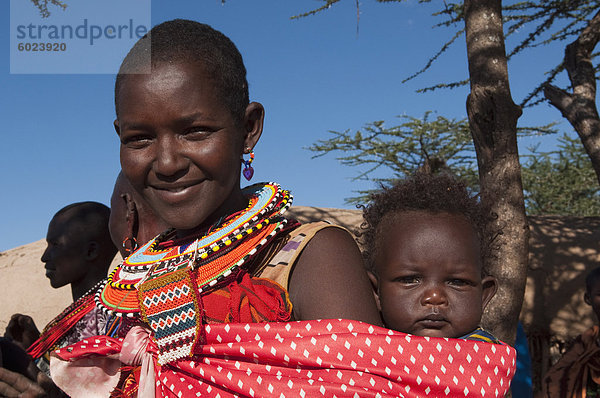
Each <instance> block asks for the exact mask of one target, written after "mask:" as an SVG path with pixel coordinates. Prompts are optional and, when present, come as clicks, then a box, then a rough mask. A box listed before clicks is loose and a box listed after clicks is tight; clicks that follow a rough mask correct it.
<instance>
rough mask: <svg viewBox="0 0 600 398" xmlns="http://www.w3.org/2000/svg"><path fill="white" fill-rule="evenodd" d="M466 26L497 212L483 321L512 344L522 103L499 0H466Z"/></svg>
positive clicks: (519, 283) (519, 261)
mask: <svg viewBox="0 0 600 398" xmlns="http://www.w3.org/2000/svg"><path fill="white" fill-rule="evenodd" d="M464 5H465V27H466V39H467V57H468V62H469V77H470V82H471V93H470V94H469V96H468V97H467V114H468V116H469V124H470V128H471V134H472V135H473V141H474V144H475V151H476V153H477V163H478V166H479V179H480V182H481V192H482V198H483V200H484V201H486V203H487V204H488V205H489V207H490V210H491V211H492V212H493V213H495V214H496V215H497V218H496V219H495V220H493V221H492V222H490V223H489V225H488V228H487V229H488V232H490V233H491V234H494V235H495V232H498V231H501V232H502V233H501V234H499V235H496V236H497V237H496V238H495V240H494V243H493V247H494V250H493V255H492V256H491V259H490V260H489V262H488V263H487V267H488V270H489V271H490V273H491V274H492V275H493V276H495V277H496V278H497V279H498V282H499V283H498V285H499V286H498V293H496V296H495V297H494V298H493V300H492V301H491V303H490V305H489V306H488V308H487V309H486V311H485V315H484V319H483V324H484V325H485V327H487V328H489V329H490V330H491V331H492V332H493V333H494V334H495V335H496V336H497V337H498V338H500V339H502V340H504V341H505V342H507V343H509V344H512V343H514V340H515V337H516V326H517V322H518V319H519V313H520V311H521V305H522V303H523V295H524V293H525V282H526V277H527V258H528V238H529V229H528V225H527V218H526V217H525V203H524V199H523V185H522V182H521V166H520V164H519V154H518V150H517V120H518V119H519V116H521V109H520V107H519V106H517V105H516V104H515V103H514V102H513V100H512V98H511V94H510V87H509V84H508V70H507V66H506V62H507V61H506V52H505V48H504V34H503V31H502V4H501V1H500V0H485V1H484V0H466V1H465V3H464Z"/></svg>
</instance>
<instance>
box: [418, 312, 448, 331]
mask: <svg viewBox="0 0 600 398" xmlns="http://www.w3.org/2000/svg"><path fill="white" fill-rule="evenodd" d="M419 323H420V324H421V325H423V326H424V327H425V328H428V329H441V328H442V327H444V326H446V325H447V324H448V320H447V319H446V317H445V316H444V315H443V314H440V313H439V312H431V313H429V314H428V315H426V316H425V317H423V318H422V319H421V320H419Z"/></svg>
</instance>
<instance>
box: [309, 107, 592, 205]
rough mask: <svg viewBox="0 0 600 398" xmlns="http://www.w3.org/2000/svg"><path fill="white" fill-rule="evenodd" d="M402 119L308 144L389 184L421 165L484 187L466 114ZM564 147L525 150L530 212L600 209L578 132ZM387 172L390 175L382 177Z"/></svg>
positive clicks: (524, 131)
mask: <svg viewBox="0 0 600 398" xmlns="http://www.w3.org/2000/svg"><path fill="white" fill-rule="evenodd" d="M400 120H401V123H400V124H398V125H396V126H391V127H386V126H385V124H384V122H383V121H377V122H373V123H369V124H367V125H366V126H365V127H364V128H362V129H361V130H358V131H351V130H346V131H343V132H338V131H330V133H331V134H332V137H330V138H329V139H326V140H319V141H317V142H316V143H315V144H313V145H311V146H310V147H309V148H308V149H309V150H310V151H313V152H315V157H318V156H324V155H326V154H329V153H331V152H335V154H336V155H338V156H337V157H336V159H337V160H339V161H340V162H341V163H342V164H343V165H346V166H353V167H357V168H358V169H360V170H361V171H360V172H359V173H358V175H357V176H356V177H354V180H368V181H373V182H376V183H379V184H384V185H389V184H392V183H393V182H394V181H396V180H397V179H400V178H403V177H406V176H409V175H412V174H414V173H415V172H416V171H417V170H427V171H429V172H432V173H438V172H449V173H452V174H454V175H456V176H458V177H460V178H463V179H465V180H466V181H467V183H468V185H469V187H470V188H471V189H472V190H473V191H474V192H477V191H478V190H479V186H478V177H477V162H476V158H475V151H474V148H473V141H472V139H471V135H470V133H469V125H468V122H467V121H466V120H465V119H462V120H454V119H447V118H445V117H443V116H439V115H438V116H436V118H435V119H433V118H432V112H426V113H425V114H424V115H423V117H422V118H415V117H412V116H401V117H400ZM552 133H556V130H554V128H553V125H547V126H542V127H521V128H519V135H520V136H531V135H533V134H536V135H545V134H552ZM558 142H559V146H558V148H559V149H558V150H556V151H550V152H541V151H539V150H538V148H537V147H534V148H531V149H530V154H527V155H523V156H521V159H522V162H523V167H522V176H523V186H524V192H525V204H526V208H527V212H528V214H561V215H577V216H590V215H600V188H599V187H598V183H597V180H596V175H595V173H594V171H593V169H592V166H591V163H590V160H589V157H588V156H587V154H586V153H585V151H584V149H583V145H582V144H581V142H580V141H579V140H578V139H577V138H571V137H569V136H568V135H566V134H565V135H563V136H562V137H560V138H559V139H558ZM381 176H385V177H381ZM373 191H375V189H373V190H367V191H357V192H356V193H357V195H356V196H355V197H352V198H347V199H346V202H347V203H349V204H358V203H365V202H366V201H367V200H368V195H369V193H371V192H373Z"/></svg>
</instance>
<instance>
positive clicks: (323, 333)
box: [57, 320, 516, 398]
mask: <svg viewBox="0 0 600 398" xmlns="http://www.w3.org/2000/svg"><path fill="white" fill-rule="evenodd" d="M206 338H207V342H206V345H204V346H203V347H202V350H203V352H202V354H201V355H198V356H196V357H194V358H192V359H191V360H181V361H178V362H176V363H174V364H171V365H166V366H163V367H157V368H156V396H164V397H190V396H192V397H193V396H203V397H207V396H208V397H235V396H238V397H268V396H277V397H334V396H337V397H353V396H356V397H385V396H397V397H407V398H408V397H411V398H412V397H446V396H447V397H503V396H504V395H505V393H506V392H507V391H508V388H509V385H510V380H511V379H512V376H513V374H514V371H515V355H516V354H515V350H514V349H513V348H512V347H509V346H507V345H497V344H490V343H483V342H476V341H469V340H459V339H444V338H429V337H418V336H412V335H407V334H404V333H399V332H394V331H392V330H388V329H384V328H380V327H376V326H372V325H369V324H365V323H361V322H358V321H350V320H319V321H303V322H281V323H258V324H257V323H254V324H238V323H229V324H221V325H206ZM99 339H101V341H102V342H103V344H101V345H102V347H99V348H97V349H95V353H97V354H100V355H108V354H109V353H110V352H113V353H114V352H118V350H119V348H118V345H119V344H120V343H119V340H117V339H112V338H110V337H106V336H101V337H99ZM71 349H72V351H71V352H69V350H68V349H65V348H63V349H62V350H60V351H59V352H57V353H58V356H59V357H61V358H62V359H64V360H71V359H76V358H82V357H85V356H89V355H94V352H91V351H90V347H89V346H88V347H86V348H84V349H82V348H81V347H80V346H79V344H75V345H73V346H71Z"/></svg>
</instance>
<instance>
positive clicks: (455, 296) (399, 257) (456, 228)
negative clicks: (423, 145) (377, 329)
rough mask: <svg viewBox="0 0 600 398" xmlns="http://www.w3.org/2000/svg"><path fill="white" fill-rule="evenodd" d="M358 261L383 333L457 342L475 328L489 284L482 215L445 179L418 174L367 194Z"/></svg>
mask: <svg viewBox="0 0 600 398" xmlns="http://www.w3.org/2000/svg"><path fill="white" fill-rule="evenodd" d="M363 217H364V223H363V226H362V228H363V229H365V232H364V234H363V239H364V244H365V257H366V264H367V267H368V272H369V277H370V278H371V281H372V282H373V284H374V286H375V287H376V295H377V304H378V306H379V309H380V311H381V315H382V317H383V321H384V323H385V324H386V326H387V327H389V328H390V329H394V330H397V331H400V332H405V333H410V334H415V335H419V336H430V337H450V338H457V337H461V336H463V335H466V334H468V333H470V332H472V331H473V330H474V329H476V328H477V327H478V325H479V322H480V321H481V315H482V313H483V310H484V308H485V306H486V305H487V303H488V302H489V301H490V299H491V298H492V297H493V296H494V294H495V292H496V288H497V286H496V280H495V279H494V278H493V277H491V276H488V275H487V274H486V272H485V269H484V264H485V257H486V255H487V254H488V253H489V248H488V246H489V240H488V239H486V238H485V236H486V235H485V234H484V230H483V228H484V224H485V221H486V213H485V212H484V210H483V209H482V205H481V204H480V202H479V200H478V198H477V197H475V196H473V195H470V194H469V192H468V190H467V188H466V186H465V185H464V184H463V183H461V182H459V181H457V180H456V179H454V178H453V177H451V176H449V175H443V174H442V175H426V174H417V175H415V176H413V177H411V178H407V179H405V180H401V181H399V182H398V183H397V184H395V185H394V186H393V187H391V188H384V189H383V190H382V191H381V192H380V193H378V194H375V195H373V197H372V201H371V204H370V205H369V206H367V207H366V208H365V210H364V213H363Z"/></svg>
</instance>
